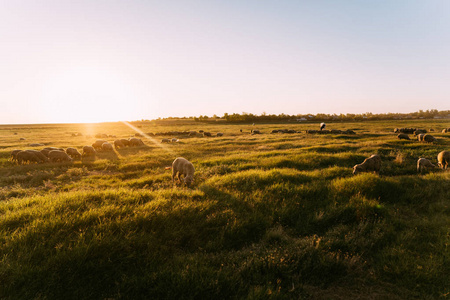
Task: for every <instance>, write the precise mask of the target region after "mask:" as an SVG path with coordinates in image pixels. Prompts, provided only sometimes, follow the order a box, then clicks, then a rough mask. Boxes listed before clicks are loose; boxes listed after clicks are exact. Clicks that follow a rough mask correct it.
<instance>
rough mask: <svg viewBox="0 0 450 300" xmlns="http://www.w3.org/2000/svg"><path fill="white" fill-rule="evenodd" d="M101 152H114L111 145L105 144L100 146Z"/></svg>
mask: <svg viewBox="0 0 450 300" xmlns="http://www.w3.org/2000/svg"><path fill="white" fill-rule="evenodd" d="M102 150H103V151H105V152H112V151H114V148H113V145H112V144H111V143H108V142H105V143H103V144H102Z"/></svg>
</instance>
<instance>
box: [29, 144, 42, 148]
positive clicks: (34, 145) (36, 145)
mask: <svg viewBox="0 0 450 300" xmlns="http://www.w3.org/2000/svg"><path fill="white" fill-rule="evenodd" d="M41 146H44V144H39V143H32V144H30V147H41Z"/></svg>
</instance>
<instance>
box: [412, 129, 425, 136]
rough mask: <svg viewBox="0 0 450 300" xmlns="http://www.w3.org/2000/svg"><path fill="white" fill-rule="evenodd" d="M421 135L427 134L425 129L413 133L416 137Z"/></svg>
mask: <svg viewBox="0 0 450 300" xmlns="http://www.w3.org/2000/svg"><path fill="white" fill-rule="evenodd" d="M421 133H427V130H426V129H417V130H415V131H414V135H418V134H421Z"/></svg>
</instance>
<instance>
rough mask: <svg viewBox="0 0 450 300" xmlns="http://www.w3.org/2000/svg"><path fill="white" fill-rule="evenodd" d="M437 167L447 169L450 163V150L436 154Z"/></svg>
mask: <svg viewBox="0 0 450 300" xmlns="http://www.w3.org/2000/svg"><path fill="white" fill-rule="evenodd" d="M437 160H438V167H439V168H442V169H444V170H445V169H447V168H448V165H449V163H450V151H442V152H440V153H439V154H438V156H437Z"/></svg>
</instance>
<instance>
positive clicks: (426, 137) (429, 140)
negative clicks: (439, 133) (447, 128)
mask: <svg viewBox="0 0 450 300" xmlns="http://www.w3.org/2000/svg"><path fill="white" fill-rule="evenodd" d="M423 141H424V142H426V143H434V142H436V138H435V137H434V136H432V135H431V134H425V135H424V136H423Z"/></svg>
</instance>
